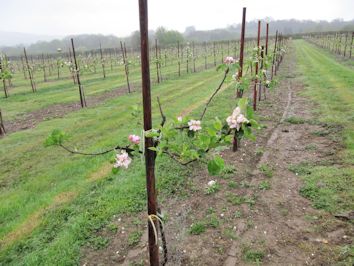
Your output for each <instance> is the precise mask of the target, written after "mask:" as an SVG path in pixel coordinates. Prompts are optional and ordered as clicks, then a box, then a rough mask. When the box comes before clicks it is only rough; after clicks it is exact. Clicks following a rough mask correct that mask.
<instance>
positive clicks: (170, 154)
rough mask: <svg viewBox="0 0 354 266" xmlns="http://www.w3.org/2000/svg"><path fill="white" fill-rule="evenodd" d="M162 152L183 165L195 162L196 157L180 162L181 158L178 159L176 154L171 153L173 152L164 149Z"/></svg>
mask: <svg viewBox="0 0 354 266" xmlns="http://www.w3.org/2000/svg"><path fill="white" fill-rule="evenodd" d="M163 153H165V154H167V155H168V156H170V157H171V158H172V159H173V160H175V161H176V162H177V163H179V164H181V165H183V166H186V165H188V164H190V163H192V162H195V161H197V160H198V159H193V160H190V161H187V162H182V161H181V160H179V159H178V156H177V155H176V154H173V153H170V152H169V151H164V152H163Z"/></svg>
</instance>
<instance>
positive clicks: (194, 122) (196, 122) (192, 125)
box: [188, 120, 202, 131]
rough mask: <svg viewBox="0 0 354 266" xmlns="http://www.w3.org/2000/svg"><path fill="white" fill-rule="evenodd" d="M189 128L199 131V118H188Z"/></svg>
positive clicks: (200, 127)
mask: <svg viewBox="0 0 354 266" xmlns="http://www.w3.org/2000/svg"><path fill="white" fill-rule="evenodd" d="M188 126H189V130H191V131H199V130H201V129H202V126H201V122H200V121H199V120H190V121H189V122H188Z"/></svg>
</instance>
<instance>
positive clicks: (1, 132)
mask: <svg viewBox="0 0 354 266" xmlns="http://www.w3.org/2000/svg"><path fill="white" fill-rule="evenodd" d="M5 135H6V130H5V126H4V121H3V120H2V112H1V109H0V136H5Z"/></svg>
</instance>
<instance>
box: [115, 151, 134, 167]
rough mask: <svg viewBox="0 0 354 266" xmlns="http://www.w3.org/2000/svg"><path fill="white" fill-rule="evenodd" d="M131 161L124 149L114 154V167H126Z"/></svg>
mask: <svg viewBox="0 0 354 266" xmlns="http://www.w3.org/2000/svg"><path fill="white" fill-rule="evenodd" d="M131 162H132V159H131V158H130V157H129V155H128V153H127V152H126V151H124V150H122V151H121V153H117V154H116V163H115V164H114V166H113V167H114V168H119V167H124V168H126V169H127V168H128V166H129V164H130V163H131Z"/></svg>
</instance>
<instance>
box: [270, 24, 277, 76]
mask: <svg viewBox="0 0 354 266" xmlns="http://www.w3.org/2000/svg"><path fill="white" fill-rule="evenodd" d="M277 41H278V30H277V31H276V33H275V42H274V51H273V62H272V75H271V79H272V80H273V75H274V62H275V53H276V51H277Z"/></svg>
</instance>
